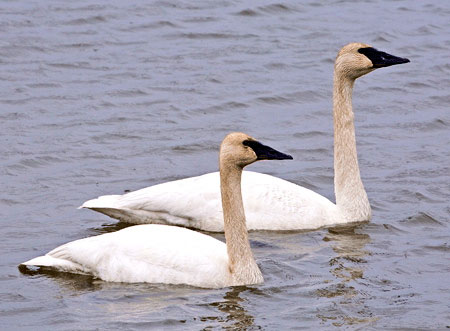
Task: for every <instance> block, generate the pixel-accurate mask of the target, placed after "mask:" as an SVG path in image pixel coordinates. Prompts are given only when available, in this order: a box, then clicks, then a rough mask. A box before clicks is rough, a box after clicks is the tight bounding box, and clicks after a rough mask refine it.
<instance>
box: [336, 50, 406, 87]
mask: <svg viewBox="0 0 450 331" xmlns="http://www.w3.org/2000/svg"><path fill="white" fill-rule="evenodd" d="M408 62H409V60H408V59H406V58H401V57H397V56H394V55H391V54H388V53H385V52H382V51H379V50H377V49H376V48H373V47H372V46H370V45H367V44H363V43H350V44H348V45H345V46H344V47H342V48H341V50H340V51H339V53H338V55H337V57H336V62H335V65H334V70H335V73H336V74H337V75H340V76H341V77H346V78H349V79H356V78H358V77H361V76H363V75H365V74H367V73H369V72H371V71H373V70H375V69H377V68H383V67H389V66H392V65H396V64H402V63H408Z"/></svg>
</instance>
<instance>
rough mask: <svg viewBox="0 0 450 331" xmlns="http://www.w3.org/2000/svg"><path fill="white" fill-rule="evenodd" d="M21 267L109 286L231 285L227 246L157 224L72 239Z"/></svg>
mask: <svg viewBox="0 0 450 331" xmlns="http://www.w3.org/2000/svg"><path fill="white" fill-rule="evenodd" d="M22 264H23V265H30V266H47V267H51V268H54V269H57V270H59V271H64V272H72V273H81V274H89V275H92V276H94V277H97V278H100V279H102V280H104V281H110V282H126V283H139V282H146V283H168V284H189V285H192V286H198V287H207V288H217V287H224V286H228V285H229V284H230V282H231V273H230V271H229V268H228V255H227V249H226V245H225V243H223V242H221V241H220V240H217V239H215V238H212V237H210V236H207V235H204V234H201V233H198V232H195V231H192V230H188V229H184V228H179V227H174V226H168V225H158V224H146V225H137V226H131V227H128V228H125V229H122V230H120V231H117V232H112V233H106V234H102V235H100V236H95V237H90V238H85V239H80V240H76V241H72V242H69V243H67V244H65V245H62V246H59V247H57V248H55V249H54V250H52V251H50V252H49V253H47V254H46V255H44V256H40V257H37V258H34V259H32V260H29V261H27V262H24V263H22ZM205 275H207V277H205Z"/></svg>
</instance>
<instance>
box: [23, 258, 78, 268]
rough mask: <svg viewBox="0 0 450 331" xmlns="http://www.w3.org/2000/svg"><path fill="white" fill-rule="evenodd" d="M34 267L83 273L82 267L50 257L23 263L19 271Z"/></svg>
mask: <svg viewBox="0 0 450 331" xmlns="http://www.w3.org/2000/svg"><path fill="white" fill-rule="evenodd" d="M30 267H31V269H32V267H48V268H52V269H56V270H59V271H69V272H81V271H83V270H82V269H83V268H80V265H78V264H76V263H74V262H72V261H69V260H65V259H59V258H55V257H52V256H50V255H43V256H39V257H35V258H34V259H31V260H28V261H26V262H23V263H21V264H20V265H19V269H21V268H25V269H28V268H30Z"/></svg>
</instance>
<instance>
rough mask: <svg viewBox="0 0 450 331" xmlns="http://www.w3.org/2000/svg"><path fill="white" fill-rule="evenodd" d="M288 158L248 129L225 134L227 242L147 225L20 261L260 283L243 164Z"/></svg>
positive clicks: (204, 282)
mask: <svg viewBox="0 0 450 331" xmlns="http://www.w3.org/2000/svg"><path fill="white" fill-rule="evenodd" d="M285 159H292V156H290V155H287V154H283V153H281V152H278V151H276V150H274V149H272V148H271V147H268V146H265V145H262V144H261V143H259V142H258V141H256V140H255V139H254V138H252V137H250V136H248V135H246V134H244V133H239V132H235V133H231V134H229V135H227V136H226V137H225V139H224V140H223V142H222V144H221V147H220V154H219V169H220V190H221V200H222V205H223V218H224V228H225V240H226V244H224V243H223V242H221V241H219V240H217V239H215V238H212V237H210V236H208V235H205V234H202V233H199V232H195V231H193V230H189V229H185V228H180V227H175V226H168V225H161V224H144V225H136V226H132V227H128V228H125V229H123V230H120V231H117V232H113V233H107V234H102V235H99V236H95V237H90V238H85V239H80V240H76V241H72V242H70V243H68V244H65V245H62V246H59V247H57V248H55V249H54V250H52V251H51V252H49V253H47V254H46V255H44V256H40V257H37V258H34V259H32V260H30V261H27V262H24V263H22V264H21V266H24V267H25V268H26V266H40V267H50V268H55V269H57V270H59V271H65V272H73V273H83V274H89V275H93V276H95V277H97V278H100V279H102V280H105V281H111V282H126V283H135V282H146V283H166V284H187V285H192V286H197V287H205V288H218V287H227V286H236V285H249V284H258V283H261V282H263V276H262V274H261V271H260V270H259V268H258V265H257V264H256V262H255V259H254V258H253V254H252V251H251V248H250V243H249V240H248V233H247V228H246V225H245V213H244V206H243V202H242V195H241V175H242V169H243V168H244V167H245V166H247V165H249V164H251V163H253V162H255V161H258V160H285ZM217 184H218V183H217ZM218 186H219V184H218ZM21 266H19V268H20V267H21Z"/></svg>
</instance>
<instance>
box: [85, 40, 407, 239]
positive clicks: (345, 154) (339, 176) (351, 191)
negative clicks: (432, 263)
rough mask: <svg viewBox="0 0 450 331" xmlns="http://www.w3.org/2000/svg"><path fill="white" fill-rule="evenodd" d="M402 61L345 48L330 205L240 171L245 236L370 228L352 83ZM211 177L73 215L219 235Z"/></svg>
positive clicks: (337, 80) (338, 69)
mask: <svg viewBox="0 0 450 331" xmlns="http://www.w3.org/2000/svg"><path fill="white" fill-rule="evenodd" d="M407 62H409V60H408V59H405V58H400V57H396V56H393V55H390V54H387V53H385V52H381V51H378V50H377V49H375V48H373V47H372V46H370V45H367V44H362V43H351V44H348V45H346V46H344V47H343V48H342V49H341V50H340V51H339V53H338V55H337V57H336V61H335V65H334V87H333V114H334V186H335V196H336V204H334V203H333V202H331V201H330V200H328V199H327V198H325V197H323V196H321V195H319V194H317V193H315V192H313V191H311V190H309V189H306V188H304V187H301V186H299V185H296V184H293V183H290V182H288V181H285V180H283V179H280V178H276V177H273V176H269V175H266V174H262V173H255V172H250V171H245V172H244V174H243V176H242V191H243V198H244V206H245V210H246V215H247V228H248V229H249V230H301V229H316V228H320V227H323V226H329V225H334V224H339V223H347V222H361V221H368V220H370V218H371V208H370V204H369V201H368V198H367V194H366V191H365V190H364V186H363V183H362V181H361V177H360V172H359V166H358V158H357V154H356V140H355V127H354V120H353V116H354V115H353V111H352V90H353V85H354V82H355V80H356V79H357V78H358V77H361V76H363V75H365V74H367V73H369V72H371V71H373V70H375V69H377V68H382V67H388V66H392V65H395V64H401V63H407ZM218 183H219V174H218V173H217V172H214V173H209V174H206V175H202V176H198V177H191V178H186V179H182V180H177V181H172V182H167V183H162V184H159V185H154V186H151V187H148V188H144V189H141V190H137V191H134V192H130V193H127V194H124V195H106V196H100V197H99V198H97V199H93V200H89V201H86V202H85V203H84V204H83V205H82V206H80V207H79V208H88V209H92V210H95V211H97V212H101V213H103V214H106V215H108V216H110V217H113V218H117V219H119V220H121V221H123V222H128V223H134V224H143V223H162V224H173V225H179V226H185V227H188V228H196V229H200V230H205V231H212V232H216V231H217V232H221V231H223V219H222V211H221V204H220V194H219V189H218V187H219V185H218Z"/></svg>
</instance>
